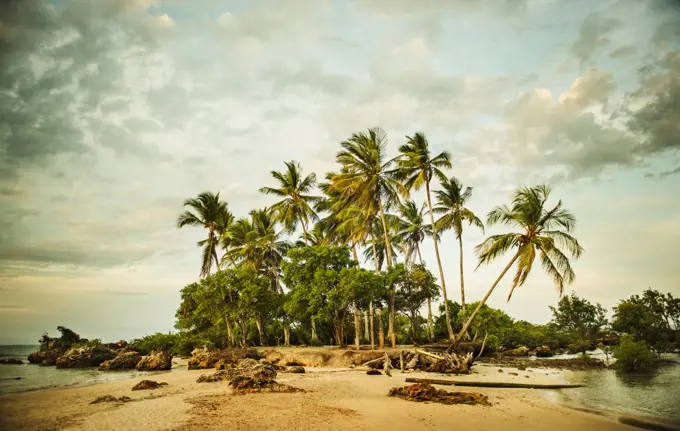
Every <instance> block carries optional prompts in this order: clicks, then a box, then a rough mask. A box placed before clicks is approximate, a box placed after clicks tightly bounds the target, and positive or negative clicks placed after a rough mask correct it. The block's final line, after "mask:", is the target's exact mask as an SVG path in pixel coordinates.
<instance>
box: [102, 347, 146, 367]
mask: <svg viewBox="0 0 680 431" xmlns="http://www.w3.org/2000/svg"><path fill="white" fill-rule="evenodd" d="M141 359H142V355H140V354H139V352H123V353H119V354H118V356H116V357H115V358H113V359H111V360H109V361H104V362H102V363H101V364H99V369H100V370H101V371H110V370H132V369H134V368H135V367H136V366H137V363H138V362H139V361H140V360H141Z"/></svg>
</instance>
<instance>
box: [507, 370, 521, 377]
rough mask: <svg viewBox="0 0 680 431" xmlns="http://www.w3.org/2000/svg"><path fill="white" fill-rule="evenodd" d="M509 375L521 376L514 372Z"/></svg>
mask: <svg viewBox="0 0 680 431" xmlns="http://www.w3.org/2000/svg"><path fill="white" fill-rule="evenodd" d="M508 374H509V375H511V376H519V374H517V373H515V372H514V371H511V372H509V373H508Z"/></svg>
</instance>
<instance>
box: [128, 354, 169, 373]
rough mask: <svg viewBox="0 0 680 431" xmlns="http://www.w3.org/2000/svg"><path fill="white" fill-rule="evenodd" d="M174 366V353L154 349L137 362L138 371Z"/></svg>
mask: <svg viewBox="0 0 680 431" xmlns="http://www.w3.org/2000/svg"><path fill="white" fill-rule="evenodd" d="M171 367H172V355H171V354H169V353H167V352H162V351H156V350H154V351H152V352H151V353H149V354H148V355H146V356H143V357H142V359H140V360H139V362H138V363H137V366H136V368H137V370H138V371H158V370H169V369H170V368H171Z"/></svg>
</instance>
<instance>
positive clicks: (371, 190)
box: [329, 128, 408, 346]
mask: <svg viewBox="0 0 680 431" xmlns="http://www.w3.org/2000/svg"><path fill="white" fill-rule="evenodd" d="M341 145H342V148H343V149H342V150H341V151H340V152H339V153H338V154H337V156H336V161H337V162H338V163H339V164H340V165H341V170H340V172H339V173H336V174H333V175H330V176H329V180H330V185H329V190H330V191H331V193H332V194H336V195H338V199H337V202H338V203H337V206H338V207H339V208H338V209H342V208H343V207H345V206H348V205H350V204H351V205H354V206H355V207H357V209H359V211H360V212H361V213H363V214H366V215H368V214H378V215H379V216H380V220H381V223H382V230H383V237H384V239H385V242H386V253H387V266H388V268H391V267H392V247H391V244H390V235H389V232H388V230H389V228H388V225H387V221H386V220H385V207H387V206H389V205H390V204H392V203H393V202H397V201H398V200H399V198H398V194H402V195H403V196H406V195H407V194H408V191H407V190H406V189H405V188H404V186H403V185H402V184H401V183H400V182H399V181H398V180H397V179H396V178H395V177H394V172H393V171H392V169H391V167H392V163H393V161H394V160H392V159H390V160H385V159H386V157H385V147H386V145H387V138H386V136H385V134H384V133H383V131H382V130H380V129H378V128H373V129H368V131H366V132H360V133H355V134H354V135H352V137H350V138H349V139H348V140H346V141H344V142H342V143H341ZM389 314H390V316H389V323H388V332H389V334H390V340H391V342H392V345H393V346H396V343H397V338H396V334H395V331H394V321H395V316H396V314H395V309H394V292H392V293H391V295H390V312H389Z"/></svg>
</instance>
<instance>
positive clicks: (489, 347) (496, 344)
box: [484, 335, 501, 355]
mask: <svg viewBox="0 0 680 431" xmlns="http://www.w3.org/2000/svg"><path fill="white" fill-rule="evenodd" d="M500 347H501V342H500V341H499V340H498V337H496V336H495V335H489V338H487V339H486V344H485V345H484V354H489V355H490V354H493V353H496V352H497V351H498V350H499V349H500Z"/></svg>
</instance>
